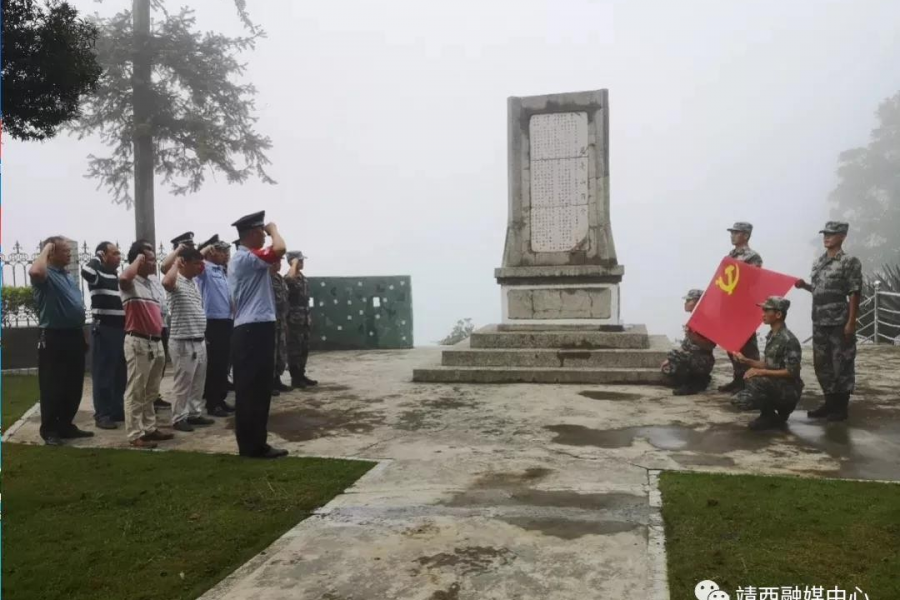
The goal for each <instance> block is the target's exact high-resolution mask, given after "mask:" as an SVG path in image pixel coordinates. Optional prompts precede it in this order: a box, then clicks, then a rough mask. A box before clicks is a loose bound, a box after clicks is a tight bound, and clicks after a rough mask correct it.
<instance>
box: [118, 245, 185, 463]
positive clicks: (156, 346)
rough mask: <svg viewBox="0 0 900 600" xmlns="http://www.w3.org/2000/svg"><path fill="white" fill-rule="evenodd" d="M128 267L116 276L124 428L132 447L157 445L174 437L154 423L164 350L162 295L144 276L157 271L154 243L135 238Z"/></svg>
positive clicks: (164, 357) (164, 355)
mask: <svg viewBox="0 0 900 600" xmlns="http://www.w3.org/2000/svg"><path fill="white" fill-rule="evenodd" d="M128 262H129V263H130V264H129V266H128V268H127V269H125V271H124V272H123V273H122V274H121V275H120V276H119V287H120V288H121V293H122V304H123V306H124V307H125V361H126V363H127V365H128V387H127V388H126V389H125V429H126V431H127V433H128V443H130V444H131V445H132V446H134V447H135V448H156V442H161V441H164V440H170V439H172V438H173V437H175V436H174V435H173V434H171V433H162V432H161V431H160V430H159V429H157V427H156V412H155V411H154V410H153V401H154V400H155V399H156V397H157V396H158V395H159V383H160V381H161V380H162V373H163V366H164V365H165V360H166V354H165V349H164V348H163V344H162V330H163V322H162V312H161V311H160V303H161V302H163V301H164V299H163V298H160V297H158V296H159V293H158V292H157V291H156V290H155V288H154V286H153V285H152V284H151V283H150V281H149V280H148V279H147V278H148V277H149V276H150V275H152V274H154V273H156V254H155V253H154V252H153V246H151V245H150V243H149V242H147V241H145V240H138V241H136V242H135V243H134V244H132V245H131V249H130V250H129V251H128Z"/></svg>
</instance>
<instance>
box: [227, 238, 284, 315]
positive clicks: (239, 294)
mask: <svg viewBox="0 0 900 600" xmlns="http://www.w3.org/2000/svg"><path fill="white" fill-rule="evenodd" d="M228 285H229V287H230V288H231V298H232V300H233V301H234V326H235V327H238V326H240V325H246V324H248V323H267V322H268V323H274V322H275V292H274V291H273V290H272V275H271V274H270V273H269V264H268V263H267V262H265V261H264V260H263V259H261V258H259V257H258V256H257V255H256V254H254V253H253V252H251V251H250V250H249V249H247V248H245V247H244V246H241V247H240V248H238V251H237V252H235V253H234V256H232V257H231V262H229V263H228Z"/></svg>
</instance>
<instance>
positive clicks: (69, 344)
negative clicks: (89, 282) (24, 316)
mask: <svg viewBox="0 0 900 600" xmlns="http://www.w3.org/2000/svg"><path fill="white" fill-rule="evenodd" d="M71 259H72V250H71V247H70V241H69V240H68V239H66V238H64V237H62V236H54V237H51V238H48V239H47V240H46V241H45V242H44V247H43V249H42V250H41V253H40V255H39V256H38V257H37V258H36V259H34V262H33V263H32V265H31V268H30V269H29V270H28V275H29V277H30V278H31V288H32V293H33V294H34V300H35V304H37V312H38V319H39V325H40V328H41V338H40V341H39V342H38V386H39V388H40V393H41V437H42V438H43V439H44V443H45V444H47V445H48V446H61V445H62V440H63V439H65V438H79V437H91V436H93V435H94V434H93V433H92V432H90V431H82V430H81V429H79V428H77V427H75V425H74V424H73V423H72V420H73V419H74V418H75V414H76V413H77V412H78V405H79V404H81V394H82V392H83V391H84V354H85V352H87V348H88V346H87V342H86V341H85V339H84V331H83V330H82V327H83V326H84V300H83V299H82V297H81V291H80V290H79V289H78V284H76V283H75V280H74V279H73V278H72V276H71V275H69V273H68V272H67V271H66V265H68V264H69V262H70V261H71Z"/></svg>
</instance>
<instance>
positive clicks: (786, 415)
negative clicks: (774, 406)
mask: <svg viewBox="0 0 900 600" xmlns="http://www.w3.org/2000/svg"><path fill="white" fill-rule="evenodd" d="M776 412H777V413H778V420H779V421H781V422H782V423H787V422H788V419H790V418H791V413H792V412H794V409H791V410H787V409H781V408H779V409H778V410H777V411H776Z"/></svg>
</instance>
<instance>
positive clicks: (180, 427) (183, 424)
mask: <svg viewBox="0 0 900 600" xmlns="http://www.w3.org/2000/svg"><path fill="white" fill-rule="evenodd" d="M172 429H174V430H175V431H182V432H184V433H190V432H192V431H193V430H194V428H193V427H191V424H190V423H188V422H187V419H185V420H183V421H178V422H177V423H175V424H174V425H172Z"/></svg>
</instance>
